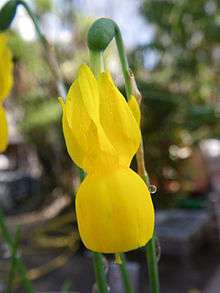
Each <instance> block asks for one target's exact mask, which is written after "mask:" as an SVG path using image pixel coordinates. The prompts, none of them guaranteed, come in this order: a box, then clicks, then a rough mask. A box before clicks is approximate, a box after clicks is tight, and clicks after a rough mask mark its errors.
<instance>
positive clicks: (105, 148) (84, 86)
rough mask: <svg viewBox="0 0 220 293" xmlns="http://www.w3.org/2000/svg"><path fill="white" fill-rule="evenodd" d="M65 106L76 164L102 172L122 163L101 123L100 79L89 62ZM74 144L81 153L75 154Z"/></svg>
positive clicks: (69, 94)
mask: <svg viewBox="0 0 220 293" xmlns="http://www.w3.org/2000/svg"><path fill="white" fill-rule="evenodd" d="M64 108H65V111H64V112H65V113H66V114H65V115H66V116H65V115H64V116H65V117H66V118H65V123H66V124H67V125H66V126H65V127H63V129H64V135H65V138H66V144H67V145H68V147H67V148H68V149H69V153H71V158H72V159H73V160H74V161H75V162H76V164H78V165H79V166H80V167H81V168H83V169H84V170H86V172H90V171H94V170H95V171H96V172H100V171H101V170H103V168H106V167H107V168H112V167H113V166H116V165H118V157H117V155H116V151H115V150H114V148H113V146H112V145H111V143H110V142H109V140H108V139H107V137H106V134H105V133H104V131H103V128H102V126H101V124H100V119H99V93H98V88H97V81H96V80H95V78H94V76H93V74H92V73H91V71H90V69H89V68H88V67H87V66H86V65H83V66H82V67H81V68H80V73H79V78H78V79H77V80H76V81H75V82H74V83H73V84H72V86H71V88H70V90H69V92H68V95H67V101H66V104H65V105H64V106H63V109H64ZM70 132H71V135H70ZM72 140H74V142H72ZM74 144H77V145H78V146H79V148H78V149H79V150H80V151H77V156H76V155H74V150H73V148H74ZM75 153H76V152H75ZM79 153H80V154H81V155H80V159H79V156H78V154H79Z"/></svg>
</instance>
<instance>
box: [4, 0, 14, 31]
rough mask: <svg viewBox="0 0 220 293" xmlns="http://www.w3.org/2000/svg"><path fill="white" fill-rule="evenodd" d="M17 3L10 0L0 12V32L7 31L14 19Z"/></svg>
mask: <svg viewBox="0 0 220 293" xmlns="http://www.w3.org/2000/svg"><path fill="white" fill-rule="evenodd" d="M17 5H18V1H16V0H10V1H8V2H6V4H5V5H4V6H3V7H2V8H1V10H0V31H4V30H6V29H8V28H9V27H10V25H11V23H12V21H13V19H14V17H15V14H16V9H17Z"/></svg>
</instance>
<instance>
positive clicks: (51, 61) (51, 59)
mask: <svg viewBox="0 0 220 293" xmlns="http://www.w3.org/2000/svg"><path fill="white" fill-rule="evenodd" d="M18 4H20V5H22V6H23V7H24V8H25V9H26V11H27V13H28V15H29V16H30V18H31V19H32V21H33V24H34V27H35V30H36V32H37V35H38V37H39V39H40V41H41V43H42V45H43V46H44V50H45V54H46V58H45V59H46V61H47V63H48V65H49V68H50V70H51V73H52V75H53V76H54V79H55V82H56V87H57V91H58V93H59V95H60V96H61V97H63V98H64V97H65V96H66V88H65V84H64V82H63V78H62V74H61V72H60V69H59V65H58V62H57V60H56V57H55V55H54V52H53V50H52V47H51V45H50V43H49V42H48V41H47V39H46V37H45V35H44V34H43V32H42V30H41V28H40V24H39V21H38V18H37V17H36V15H35V14H34V13H33V12H32V10H31V8H30V7H29V6H28V4H27V3H26V2H25V1H23V0H19V1H18Z"/></svg>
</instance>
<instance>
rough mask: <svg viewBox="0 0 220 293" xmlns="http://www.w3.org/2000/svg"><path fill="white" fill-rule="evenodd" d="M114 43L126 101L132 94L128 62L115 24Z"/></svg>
mask: <svg viewBox="0 0 220 293" xmlns="http://www.w3.org/2000/svg"><path fill="white" fill-rule="evenodd" d="M115 41H116V45H117V49H118V54H119V58H120V62H121V67H122V72H123V76H124V81H125V91H126V96H127V100H128V99H129V98H130V95H131V92H132V90H131V81H130V75H129V65H128V60H127V56H126V52H125V47H124V43H123V39H122V36H121V31H120V29H119V26H118V25H117V24H115Z"/></svg>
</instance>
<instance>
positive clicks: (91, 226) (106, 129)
mask: <svg viewBox="0 0 220 293" xmlns="http://www.w3.org/2000/svg"><path fill="white" fill-rule="evenodd" d="M60 102H61V105H62V109H63V118H62V121H63V132H64V137H65V141H66V146H67V150H68V152H69V154H70V157H71V158H72V160H73V161H74V162H75V163H76V164H77V165H78V166H80V167H81V168H83V169H84V170H85V171H86V172H87V173H88V175H87V177H86V178H85V180H84V181H83V183H82V184H81V186H80V188H79V191H78V193H77V195H76V213H77V219H78V225H79V231H80V235H81V237H82V240H83V242H84V244H85V245H86V246H87V247H88V248H89V249H91V250H94V251H99V252H105V253H117V252H123V251H128V250H132V249H135V248H137V247H140V246H143V245H145V244H146V242H147V241H148V240H149V239H150V238H151V237H152V233H153V228H154V210H153V205H152V201H151V197H150V194H149V192H148V189H147V186H146V185H145V183H144V182H143V180H142V179H141V178H140V177H139V176H138V175H137V174H136V173H135V172H133V171H132V170H131V169H129V165H130V162H131V159H132V157H133V156H134V154H135V153H136V151H137V149H138V147H139V144H140V138H141V136H140V130H139V125H138V124H139V123H140V110H139V106H138V104H137V101H136V99H135V98H134V97H131V100H130V102H129V104H128V103H127V102H126V101H125V99H124V97H123V96H122V95H121V93H120V92H119V90H118V89H117V88H116V86H115V85H114V83H113V81H112V79H111V76H110V74H109V73H103V74H101V75H100V78H99V79H98V80H96V79H95V77H94V75H93V73H92V72H91V70H90V69H89V68H88V67H87V66H86V65H83V66H81V68H80V70H79V75H78V78H77V79H76V80H75V81H74V83H73V84H72V86H71V88H70V90H69V92H68V95H67V100H66V103H64V102H63V101H62V100H60Z"/></svg>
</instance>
